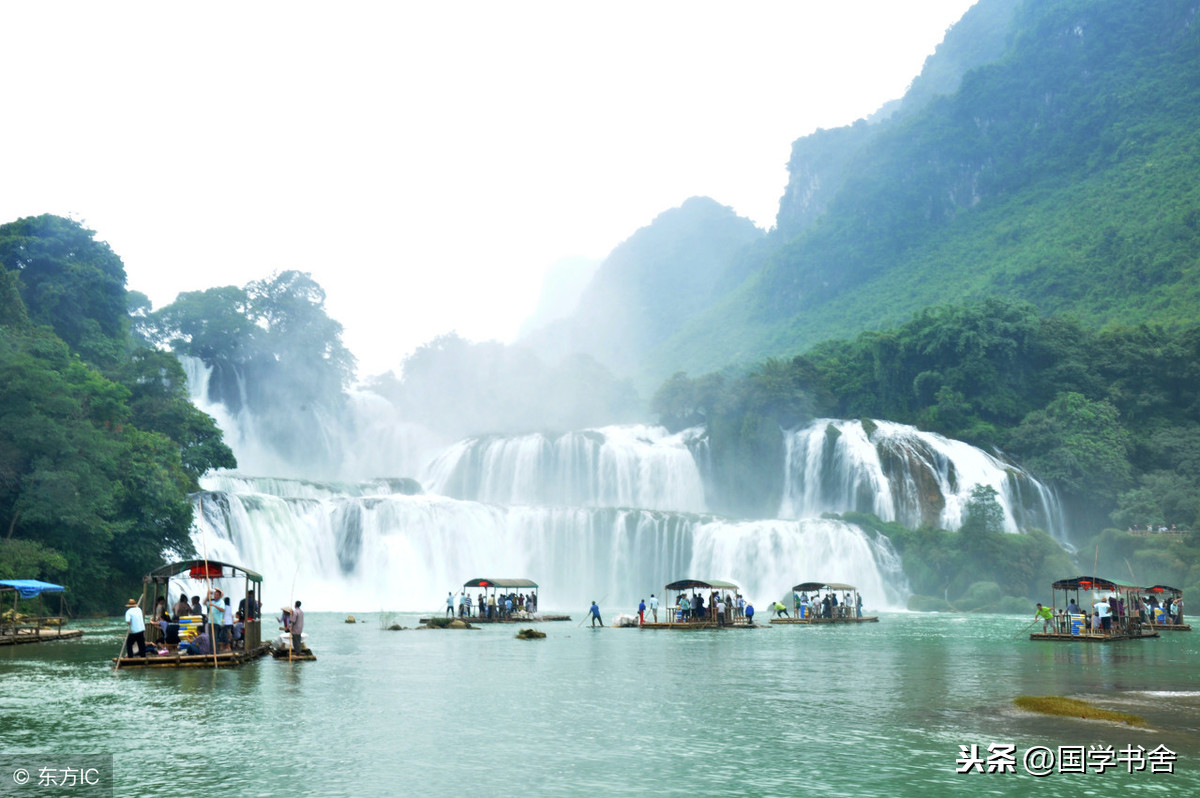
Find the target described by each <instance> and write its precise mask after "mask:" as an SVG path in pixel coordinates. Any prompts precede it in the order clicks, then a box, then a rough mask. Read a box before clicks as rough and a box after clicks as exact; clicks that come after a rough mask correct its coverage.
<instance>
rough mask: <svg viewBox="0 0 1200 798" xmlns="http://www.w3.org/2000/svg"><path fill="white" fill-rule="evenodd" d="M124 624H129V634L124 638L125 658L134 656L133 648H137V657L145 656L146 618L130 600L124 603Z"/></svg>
mask: <svg viewBox="0 0 1200 798" xmlns="http://www.w3.org/2000/svg"><path fill="white" fill-rule="evenodd" d="M125 607H126V609H125V623H127V624H129V634H128V635H126V636H125V656H127V657H132V656H134V653H133V647H134V646H137V650H138V656H142V657H144V656H146V616H144V615H143V614H142V608H141V607H139V606H138V603H137V601H135V600H134V599H130V600H129V601H127V602H126V603H125Z"/></svg>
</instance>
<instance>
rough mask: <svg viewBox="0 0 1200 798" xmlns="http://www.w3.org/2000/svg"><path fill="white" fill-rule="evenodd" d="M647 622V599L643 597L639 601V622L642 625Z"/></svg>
mask: <svg viewBox="0 0 1200 798" xmlns="http://www.w3.org/2000/svg"><path fill="white" fill-rule="evenodd" d="M645 622H646V600H645V599H642V600H641V601H640V602H639V603H638V624H639V625H640V624H643V623H645Z"/></svg>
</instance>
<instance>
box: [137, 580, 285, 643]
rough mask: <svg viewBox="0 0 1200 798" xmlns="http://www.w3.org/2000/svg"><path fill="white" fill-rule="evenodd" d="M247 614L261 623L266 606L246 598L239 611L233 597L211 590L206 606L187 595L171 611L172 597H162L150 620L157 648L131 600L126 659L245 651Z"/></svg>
mask: <svg viewBox="0 0 1200 798" xmlns="http://www.w3.org/2000/svg"><path fill="white" fill-rule="evenodd" d="M298 605H299V602H297V606H298ZM247 613H249V617H250V618H251V619H252V620H258V618H259V617H260V616H261V613H262V602H261V601H259V600H258V599H257V598H256V597H255V596H254V595H253V593H252V594H251V595H249V596H246V597H244V598H242V599H241V600H240V601H239V602H238V604H237V607H236V608H235V607H234V606H233V602H232V599H231V597H229V596H226V595H225V594H224V593H223V592H222V591H221V590H220V589H219V588H214V589H212V590H209V591H208V592H207V593H206V594H205V600H204V603H203V604H201V602H200V596H198V595H194V596H192V597H191V601H190V602H189V601H188V596H187V594H186V593H180V595H179V600H178V601H176V602H175V603H174V604H173V605H170V607H168V597H167V596H165V595H164V596H160V597H159V598H158V600H157V601H155V603H154V610H153V614H152V616H151V619H150V622H151V623H152V624H154V625H155V626H156V627H157V630H158V633H157V634H156V635H154V636H153V637H154V639H153V644H154V645H148V644H147V641H146V620H145V616H144V615H143V613H142V609H141V606H140V605H139V603H138V601H137V600H135V599H129V601H128V602H126V605H125V622H126V624H127V625H128V627H129V631H128V634H127V636H126V642H125V652H124V653H125V656H128V657H135V656H140V657H146V656H149V655H150V654H152V653H153V654H159V655H161V654H169V655H173V654H176V653H179V654H200V655H208V654H212V653H214V652H216V653H221V652H227V651H234V650H237V649H241V648H243V647H244V645H245V629H246V618H247Z"/></svg>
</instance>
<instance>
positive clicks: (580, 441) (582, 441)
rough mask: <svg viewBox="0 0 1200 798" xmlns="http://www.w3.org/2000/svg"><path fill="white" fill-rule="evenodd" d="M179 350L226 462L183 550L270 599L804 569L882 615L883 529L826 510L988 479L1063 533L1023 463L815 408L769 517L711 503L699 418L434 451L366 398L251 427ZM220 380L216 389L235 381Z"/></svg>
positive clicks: (937, 495) (770, 580)
mask: <svg viewBox="0 0 1200 798" xmlns="http://www.w3.org/2000/svg"><path fill="white" fill-rule="evenodd" d="M183 362H184V366H185V369H186V371H187V375H188V379H189V384H190V386H191V390H192V394H193V399H194V401H195V402H196V404H197V406H199V407H200V408H201V409H203V410H205V411H206V412H208V413H209V414H211V415H212V416H213V417H214V418H216V420H217V422H218V424H219V425H220V426H221V428H222V429H223V430H224V431H225V436H226V442H227V443H228V444H229V445H230V446H231V447H232V448H233V450H234V453H235V454H236V455H237V457H238V461H239V468H240V471H239V472H236V473H234V472H228V473H214V474H210V475H208V476H206V477H205V478H204V480H203V481H202V484H203V488H204V490H203V492H200V493H197V494H195V496H194V497H193V502H194V508H195V511H196V513H195V517H196V523H195V528H194V530H193V541H194V543H195V544H196V549H197V550H204V549H206V550H207V551H208V553H209V556H211V557H213V558H214V559H221V560H227V561H231V562H235V563H238V564H241V565H244V566H246V567H248V568H251V569H253V570H256V571H259V572H261V573H263V574H264V575H265V576H266V577H268V583H267V588H268V593H267V595H268V596H269V597H270V596H278V597H279V598H278V599H275V598H272V599H271V602H277V603H278V604H279V606H282V605H283V604H284V603H290V602H292V601H293V600H295V599H297V598H300V599H303V600H304V602H305V605H306V606H308V607H311V608H313V609H317V610H360V611H361V610H376V609H378V610H398V611H421V610H431V609H432V610H436V609H439V608H440V607H441V606H443V604H442V600H443V599H444V597H445V595H446V593H447V591H453V592H455V593H457V592H458V590H459V589H460V588H461V585H462V584H463V583H464V582H465V581H467V580H468V579H472V578H475V577H492V578H504V577H526V578H531V579H534V580H535V581H537V582H539V583H540V584H541V585H542V589H541V590H540V591H539V593H540V595H541V599H542V607H543V608H545V609H548V610H566V611H570V612H574V613H580V612H582V611H583V609H584V608H585V607H587V606H588V604H589V603H590V602H591V601H593V600H595V601H599V602H601V604H602V608H604V609H605V610H606V611H610V612H620V611H626V612H632V611H633V610H634V608H635V607H636V606H637V602H638V600H639V599H643V598H647V597H649V595H650V594H651V593H661V591H662V588H663V586H664V585H666V584H667V583H668V582H672V581H675V580H677V579H681V578H685V577H693V578H710V579H721V580H730V581H733V582H735V583H737V584H739V585H740V586H741V587H742V590H743V593H744V594H745V595H746V596H747V597H749V598H750V599H751V600H752V601H755V602H758V603H760V604H764V603H765V602H767V601H770V600H773V599H774V598H776V597H777V596H779V595H782V594H784V593H786V592H787V591H788V590H789V589H790V587H791V586H792V585H794V584H796V583H798V582H801V581H808V580H813V581H842V582H848V583H851V584H855V585H857V586H858V587H859V589H860V591H861V592H862V593H863V595H864V596H865V598H866V602H867V607H868V608H869V609H872V610H875V609H888V608H896V607H900V606H903V604H904V601H905V598H906V592H907V588H906V583H905V580H904V576H903V573H902V571H901V569H900V566H899V560H898V558H897V556H896V554H895V552H894V551H893V550H892V549H891V547H890V545H889V544H888V542H887V540H886V539H885V538H882V537H876V536H874V535H871V534H868V533H866V532H864V531H863V530H861V529H860V528H858V527H856V526H854V525H851V524H847V523H842V522H838V521H831V520H823V519H821V518H820V515H821V514H822V513H826V512H832V513H843V512H847V511H868V512H873V513H875V514H876V515H878V516H879V517H880V518H883V519H885V520H896V521H900V522H902V523H905V524H907V525H910V526H916V525H918V524H921V523H930V524H936V525H939V526H944V527H947V528H956V527H957V526H959V525H960V524H961V522H962V517H963V512H964V509H965V506H966V502H967V501H968V499H969V497H970V491H971V488H972V487H973V486H974V485H975V484H987V485H991V486H992V487H994V488H995V489H996V491H997V494H998V496H999V499H1000V502H1001V506H1002V507H1003V508H1004V513H1005V523H1006V525H1007V526H1008V527H1009V529H1010V531H1017V530H1019V529H1023V528H1026V527H1028V526H1030V525H1037V526H1041V527H1042V528H1044V529H1047V530H1048V531H1051V532H1052V533H1056V534H1057V533H1058V532H1059V531H1060V530H1061V529H1062V523H1061V513H1060V511H1059V510H1058V509H1057V508H1058V503H1057V501H1056V500H1055V498H1054V495H1053V493H1052V492H1051V491H1049V490H1047V489H1046V488H1045V487H1044V486H1042V485H1040V484H1039V483H1037V482H1036V481H1035V480H1033V479H1031V478H1030V477H1029V476H1028V475H1027V474H1025V472H1023V471H1021V470H1020V469H1019V468H1017V467H1015V466H1013V465H1011V464H1007V463H1004V462H1003V461H1002V460H1001V459H1000V458H998V457H996V456H993V455H989V454H986V453H984V452H982V451H980V450H978V449H975V448H973V447H970V446H967V445H966V444H963V443H960V442H957V441H951V440H947V439H945V438H942V437H940V436H937V435H932V434H929V433H923V432H919V431H917V430H916V429H914V428H912V427H905V426H903V425H899V424H891V423H888V422H874V423H872V422H865V423H864V422H859V421H838V420H822V421H819V422H817V423H814V424H813V425H811V426H809V427H807V428H805V429H803V430H798V431H794V432H790V433H786V453H787V456H786V459H785V462H784V463H783V464H782V467H783V469H784V478H785V482H786V486H785V492H784V496H783V500H782V504H781V506H780V510H779V513H778V515H779V516H780V517H779V518H778V519H774V520H764V521H739V520H734V519H728V518H723V517H720V516H716V515H713V514H711V513H709V512H708V502H707V500H706V493H710V492H712V491H715V490H718V489H719V488H720V486H719V485H715V484H713V482H712V480H713V471H712V469H711V467H710V464H709V452H708V445H709V443H708V439H707V435H706V433H705V431H704V430H703V429H702V428H695V429H689V430H685V431H683V432H680V433H676V434H670V433H668V432H667V430H665V429H663V428H662V427H656V426H648V425H630V426H610V427H600V428H595V429H586V430H577V431H571V432H565V433H561V434H545V433H536V434H528V435H517V436H507V437H506V436H486V437H476V438H470V439H467V440H462V441H458V442H457V443H453V444H450V445H446V442H445V441H439V440H438V438H437V436H435V435H433V434H432V433H429V432H428V431H425V430H422V429H421V428H420V427H418V426H416V425H411V424H407V423H405V421H404V420H403V418H401V417H400V414H399V411H398V410H397V409H396V407H395V406H394V405H392V404H391V403H390V402H388V401H387V400H386V399H384V398H383V397H381V396H378V395H376V394H373V393H370V392H368V391H355V392H351V393H349V394H347V395H346V396H345V397H344V400H345V401H344V402H343V405H342V407H340V408H339V409H338V410H337V411H336V412H333V411H329V410H327V409H321V408H309V407H304V406H295V407H292V406H289V407H288V408H285V409H283V410H281V411H280V417H279V418H272V419H269V420H264V419H262V418H258V417H256V416H255V415H254V413H253V412H252V411H251V410H249V409H248V407H247V404H246V403H245V402H244V401H243V402H241V403H240V404H239V403H236V402H235V404H239V408H238V409H237V410H231V409H230V408H229V407H227V406H226V405H224V404H221V403H218V402H214V401H210V398H209V390H208V385H209V380H210V379H211V378H212V373H211V370H209V369H207V368H206V367H205V366H204V364H203V363H201V362H200V361H198V360H195V359H192V358H185V359H184V360H183ZM228 376H229V375H225V377H226V379H225V387H224V390H225V392H226V393H231V392H236V391H242V393H243V394H244V393H245V387H244V386H243V385H242V384H241V383H240V382H237V381H236V380H232V381H231V380H230V379H228ZM289 414H292V415H289ZM272 435H274V436H276V438H277V439H272ZM280 436H282V437H280ZM300 438H305V439H306V441H307V443H306V446H305V447H298V446H297V440H299V439H300ZM297 452H311V453H312V454H311V456H306V457H299V456H297ZM251 474H263V475H265V474H270V475H273V476H271V477H266V476H249V475H251ZM416 475H420V477H421V481H420V482H418V481H417V480H415V479H411V478H408V477H411V476H416ZM711 495H716V494H715V493H712V494H711Z"/></svg>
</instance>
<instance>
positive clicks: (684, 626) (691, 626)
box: [637, 621, 763, 632]
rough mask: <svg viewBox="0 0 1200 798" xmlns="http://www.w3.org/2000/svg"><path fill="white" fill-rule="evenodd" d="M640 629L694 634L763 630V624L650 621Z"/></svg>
mask: <svg viewBox="0 0 1200 798" xmlns="http://www.w3.org/2000/svg"><path fill="white" fill-rule="evenodd" d="M637 628H639V629H675V630H678V631H682V632H694V631H697V630H699V629H762V628H763V625H762V624H761V623H755V624H750V623H745V622H744V621H743V622H740V623H725V624H721V623H717V622H716V621H687V622H681V623H654V622H652V621H649V622H647V623H643V624H641V625H640V626H639V627H637Z"/></svg>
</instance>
